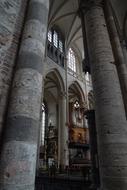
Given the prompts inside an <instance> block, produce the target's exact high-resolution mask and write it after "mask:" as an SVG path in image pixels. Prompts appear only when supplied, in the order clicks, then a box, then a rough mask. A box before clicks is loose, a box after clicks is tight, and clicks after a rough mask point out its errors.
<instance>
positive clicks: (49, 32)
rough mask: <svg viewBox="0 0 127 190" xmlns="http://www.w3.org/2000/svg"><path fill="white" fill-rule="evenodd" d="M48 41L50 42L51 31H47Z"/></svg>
mask: <svg viewBox="0 0 127 190" xmlns="http://www.w3.org/2000/svg"><path fill="white" fill-rule="evenodd" d="M48 41H49V42H52V31H51V30H49V31H48Z"/></svg>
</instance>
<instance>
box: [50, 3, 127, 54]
mask: <svg viewBox="0 0 127 190" xmlns="http://www.w3.org/2000/svg"><path fill="white" fill-rule="evenodd" d="M111 4H112V7H113V10H114V13H115V16H116V18H117V20H118V24H119V27H120V32H122V31H123V23H124V19H125V15H126V12H127V0H111ZM78 8H79V3H78V0H50V13H49V28H51V27H52V26H54V25H56V26H58V27H59V29H60V30H61V32H62V34H63V36H64V38H65V42H66V47H69V46H73V47H75V49H77V50H78V52H80V56H81V55H82V54H83V40H82V28H81V21H80V18H79V16H78Z"/></svg>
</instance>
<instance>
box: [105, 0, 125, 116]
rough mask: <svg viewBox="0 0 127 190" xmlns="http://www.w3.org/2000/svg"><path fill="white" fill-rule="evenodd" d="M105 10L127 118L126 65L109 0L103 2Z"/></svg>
mask: <svg viewBox="0 0 127 190" xmlns="http://www.w3.org/2000/svg"><path fill="white" fill-rule="evenodd" d="M104 8H105V17H106V21H107V26H108V31H109V35H110V41H111V45H112V49H113V53H114V58H115V64H116V67H117V71H118V76H119V81H120V85H121V90H122V95H123V100H124V106H125V111H126V116H127V65H126V63H125V58H124V54H123V51H122V47H121V43H120V39H119V36H118V32H117V28H116V24H115V21H114V17H113V14H112V10H111V7H110V4H109V0H105V3H104Z"/></svg>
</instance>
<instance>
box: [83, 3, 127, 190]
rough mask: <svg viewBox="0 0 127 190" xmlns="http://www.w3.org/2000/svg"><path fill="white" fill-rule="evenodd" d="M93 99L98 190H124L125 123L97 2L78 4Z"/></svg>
mask: <svg viewBox="0 0 127 190" xmlns="http://www.w3.org/2000/svg"><path fill="white" fill-rule="evenodd" d="M81 2H82V3H83V4H84V10H85V12H84V19H85V26H86V37H87V42H88V51H89V59H90V64H91V72H92V82H93V89H94V95H95V110H96V112H95V113H96V126H97V133H98V151H99V162H100V163H99V164H100V177H101V189H102V190H120V189H121V190H126V189H127V121H126V116H125V110H124V104H123V99H122V95H121V89H120V84H119V79H118V74H117V70H116V65H115V62H114V57H113V52H112V48H111V44H110V39H109V35H108V31H107V26H106V22H105V17H104V12H103V8H102V4H101V3H102V1H101V0H92V1H90V0H89V1H84V0H82V1H81Z"/></svg>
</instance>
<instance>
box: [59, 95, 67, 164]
mask: <svg viewBox="0 0 127 190" xmlns="http://www.w3.org/2000/svg"><path fill="white" fill-rule="evenodd" d="M59 105H60V115H59V116H60V128H59V129H60V165H61V166H62V168H64V167H65V166H68V165H69V152H68V126H67V125H66V123H67V115H66V106H67V104H66V95H64V94H61V95H60V100H59Z"/></svg>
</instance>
